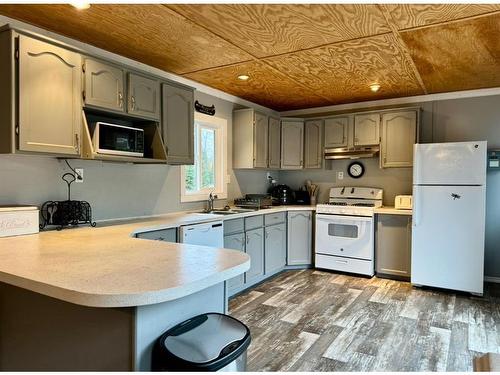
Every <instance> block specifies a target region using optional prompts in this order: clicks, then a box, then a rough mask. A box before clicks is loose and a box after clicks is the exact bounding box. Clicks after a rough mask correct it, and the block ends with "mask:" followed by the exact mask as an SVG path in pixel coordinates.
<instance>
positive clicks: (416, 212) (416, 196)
mask: <svg viewBox="0 0 500 375" xmlns="http://www.w3.org/2000/svg"><path fill="white" fill-rule="evenodd" d="M420 199H421V193H420V186H418V185H414V186H413V226H414V227H416V226H417V225H418V224H419V223H420V209H419V205H420Z"/></svg>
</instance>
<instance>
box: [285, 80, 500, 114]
mask: <svg viewBox="0 0 500 375" xmlns="http://www.w3.org/2000/svg"><path fill="white" fill-rule="evenodd" d="M492 95H500V87H493V88H488V89H477V90H464V91H452V92H444V93H439V94H427V95H417V96H407V97H404V98H393V99H381V100H371V101H367V102H356V103H347V104H337V105H330V106H324V107H316V108H308V109H297V110H291V111H283V112H280V115H281V116H306V115H315V114H322V113H328V112H338V111H346V110H351V109H353V110H354V109H362V108H371V107H381V106H390V105H403V104H412V103H424V102H433V101H437V100H449V99H463V98H475V97H481V96H492Z"/></svg>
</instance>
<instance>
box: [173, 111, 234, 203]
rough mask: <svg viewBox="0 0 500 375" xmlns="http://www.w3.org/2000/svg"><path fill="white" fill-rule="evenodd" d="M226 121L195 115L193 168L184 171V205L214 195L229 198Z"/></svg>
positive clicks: (189, 166)
mask: <svg viewBox="0 0 500 375" xmlns="http://www.w3.org/2000/svg"><path fill="white" fill-rule="evenodd" d="M226 127H227V121H226V120H224V119H222V118H218V117H212V116H207V115H204V114H201V113H195V117H194V165H185V166H183V167H182V168H181V202H194V201H201V200H206V199H207V198H208V195H209V194H210V193H211V192H213V193H214V194H217V196H218V197H219V198H223V199H224V198H227V185H226V173H227V172H226V156H227V146H226Z"/></svg>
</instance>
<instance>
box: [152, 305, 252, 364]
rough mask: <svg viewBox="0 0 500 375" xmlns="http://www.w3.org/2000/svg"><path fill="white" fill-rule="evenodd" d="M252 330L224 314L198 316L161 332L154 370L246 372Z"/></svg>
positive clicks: (154, 355) (155, 350) (156, 346)
mask: <svg viewBox="0 0 500 375" xmlns="http://www.w3.org/2000/svg"><path fill="white" fill-rule="evenodd" d="M250 341H251V337H250V330H249V329H248V327H247V326H246V325H244V324H243V323H242V322H240V321H239V320H237V319H235V318H233V317H231V316H228V315H224V314H219V313H208V314H202V315H198V316H195V317H194V318H191V319H188V320H186V321H184V322H182V323H180V324H178V325H176V326H175V327H173V328H171V329H169V330H168V331H167V332H165V333H164V334H163V335H161V336H160V337H159V338H158V340H157V341H156V343H155V346H154V348H153V358H152V370H153V371H245V370H246V359H247V358H246V355H247V348H248V345H250Z"/></svg>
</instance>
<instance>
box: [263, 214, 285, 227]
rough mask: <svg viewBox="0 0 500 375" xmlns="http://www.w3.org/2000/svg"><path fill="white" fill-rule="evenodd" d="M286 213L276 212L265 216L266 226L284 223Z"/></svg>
mask: <svg viewBox="0 0 500 375" xmlns="http://www.w3.org/2000/svg"><path fill="white" fill-rule="evenodd" d="M285 218H286V212H276V213H274V214H267V215H265V216H264V222H265V224H266V226H268V225H274V224H281V223H284V222H285Z"/></svg>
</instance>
